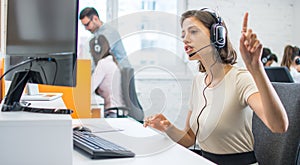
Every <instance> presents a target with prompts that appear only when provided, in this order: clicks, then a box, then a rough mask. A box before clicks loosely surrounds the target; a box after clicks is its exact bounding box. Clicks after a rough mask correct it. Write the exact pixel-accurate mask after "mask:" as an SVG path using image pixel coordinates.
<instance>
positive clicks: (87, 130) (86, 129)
mask: <svg viewBox="0 0 300 165" xmlns="http://www.w3.org/2000/svg"><path fill="white" fill-rule="evenodd" d="M73 131H82V132H92V130H91V129H89V128H87V127H85V126H81V125H79V126H76V127H73Z"/></svg>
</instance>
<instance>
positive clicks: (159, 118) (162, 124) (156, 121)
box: [144, 111, 195, 147]
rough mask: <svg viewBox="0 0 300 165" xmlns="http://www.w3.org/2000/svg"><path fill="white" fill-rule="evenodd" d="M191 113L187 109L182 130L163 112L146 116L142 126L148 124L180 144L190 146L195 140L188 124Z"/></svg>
mask: <svg viewBox="0 0 300 165" xmlns="http://www.w3.org/2000/svg"><path fill="white" fill-rule="evenodd" d="M191 114H192V113H191V111H189V113H188V115H187V120H186V127H185V129H184V130H180V129H178V128H177V127H175V126H174V125H173V124H171V123H170V121H169V120H168V119H167V118H166V117H165V116H164V115H163V114H156V115H154V116H150V117H148V118H147V119H146V120H145V123H144V127H147V126H150V127H152V128H155V129H157V130H159V131H162V132H165V133H166V134H167V135H168V136H169V137H170V138H171V139H172V140H173V141H175V142H177V143H178V144H180V145H182V146H185V147H190V146H191V145H193V144H194V142H195V135H194V133H193V131H192V129H191V128H190V124H189V121H190V117H191Z"/></svg>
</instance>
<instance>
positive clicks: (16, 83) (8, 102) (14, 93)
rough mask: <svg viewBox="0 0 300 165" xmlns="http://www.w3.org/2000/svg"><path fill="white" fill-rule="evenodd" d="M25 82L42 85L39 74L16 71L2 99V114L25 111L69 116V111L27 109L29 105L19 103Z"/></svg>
mask: <svg viewBox="0 0 300 165" xmlns="http://www.w3.org/2000/svg"><path fill="white" fill-rule="evenodd" d="M27 82H33V83H39V84H42V83H43V82H42V78H41V75H40V73H39V72H36V71H32V70H25V71H18V72H15V73H14V75H13V79H12V82H11V84H10V87H9V89H8V92H7V94H6V96H5V98H4V103H3V105H2V109H1V110H2V111H3V112H14V111H26V112H37V113H56V114H71V113H72V112H73V111H72V110H70V109H47V108H34V107H29V105H30V104H26V103H25V104H24V103H22V102H20V100H21V96H22V94H23V91H24V88H25V86H26V84H27Z"/></svg>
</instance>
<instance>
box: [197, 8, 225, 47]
mask: <svg viewBox="0 0 300 165" xmlns="http://www.w3.org/2000/svg"><path fill="white" fill-rule="evenodd" d="M201 10H202V11H207V12H208V13H210V14H211V15H212V16H213V17H214V18H215V20H216V23H215V24H213V25H212V26H211V27H210V39H211V42H212V43H213V44H214V45H215V47H216V48H218V49H220V48H223V47H224V46H225V45H226V33H227V32H226V28H225V27H224V26H223V25H222V18H221V17H219V16H218V15H217V14H216V12H214V11H213V10H211V9H208V8H203V9H201Z"/></svg>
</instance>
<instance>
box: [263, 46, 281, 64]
mask: <svg viewBox="0 0 300 165" xmlns="http://www.w3.org/2000/svg"><path fill="white" fill-rule="evenodd" d="M274 61H275V62H278V59H277V56H276V55H275V54H273V53H272V52H271V50H270V49H269V48H263V52H262V55H261V62H262V63H263V65H264V66H271V65H272V64H273V62H274Z"/></svg>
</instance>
